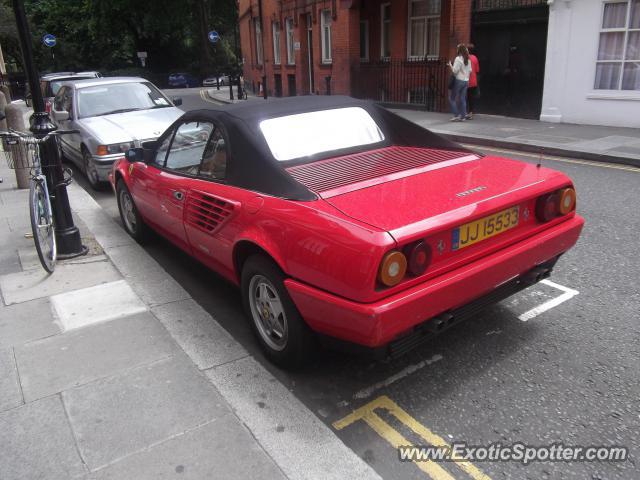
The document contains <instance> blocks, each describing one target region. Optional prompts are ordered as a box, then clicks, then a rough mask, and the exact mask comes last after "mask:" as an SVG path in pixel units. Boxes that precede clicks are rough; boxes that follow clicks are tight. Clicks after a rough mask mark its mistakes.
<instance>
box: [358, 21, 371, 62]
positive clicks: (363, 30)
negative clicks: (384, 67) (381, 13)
mask: <svg viewBox="0 0 640 480" xmlns="http://www.w3.org/2000/svg"><path fill="white" fill-rule="evenodd" d="M360 61H361V62H368V61H369V21H368V20H360Z"/></svg>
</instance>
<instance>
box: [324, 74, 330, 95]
mask: <svg viewBox="0 0 640 480" xmlns="http://www.w3.org/2000/svg"><path fill="white" fill-rule="evenodd" d="M324 81H325V82H326V84H327V95H331V75H327V76H326V77H324Z"/></svg>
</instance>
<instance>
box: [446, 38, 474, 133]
mask: <svg viewBox="0 0 640 480" xmlns="http://www.w3.org/2000/svg"><path fill="white" fill-rule="evenodd" d="M448 65H449V68H450V69H451V73H452V74H453V75H454V76H455V77H456V78H455V82H454V84H453V88H452V89H451V93H450V94H449V103H450V104H451V112H452V113H453V118H452V119H451V121H452V122H463V121H464V120H465V117H466V116H467V88H468V87H469V76H470V75H471V61H470V60H469V50H467V47H466V46H465V45H464V44H460V45H458V52H457V56H456V59H455V60H454V62H453V65H452V64H451V62H449V63H448Z"/></svg>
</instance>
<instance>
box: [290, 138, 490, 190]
mask: <svg viewBox="0 0 640 480" xmlns="http://www.w3.org/2000/svg"><path fill="white" fill-rule="evenodd" d="M463 157H467V158H468V157H469V154H468V153H463V152H456V151H451V150H435V149H431V148H415V147H386V148H380V149H378V150H373V151H369V152H363V153H356V154H353V155H346V156H343V157H337V158H329V159H327V160H321V161H318V162H312V163H307V164H304V165H298V166H295V167H289V168H287V172H289V174H290V175H291V176H292V177H293V178H295V179H296V180H297V181H298V182H300V183H302V184H303V185H304V186H306V187H307V188H309V189H310V190H312V191H314V192H326V191H329V190H332V189H335V188H339V187H343V186H345V185H351V184H354V183H358V182H365V181H368V180H372V179H374V178H380V177H384V176H385V175H391V174H395V173H398V172H403V171H406V170H411V169H415V168H420V167H425V166H427V165H432V164H435V163H440V162H445V161H447V160H456V159H460V158H463ZM472 157H473V158H474V159H475V158H478V157H477V156H475V155H472Z"/></svg>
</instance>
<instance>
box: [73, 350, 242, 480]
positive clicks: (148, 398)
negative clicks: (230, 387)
mask: <svg viewBox="0 0 640 480" xmlns="http://www.w3.org/2000/svg"><path fill="white" fill-rule="evenodd" d="M62 397H63V400H64V403H65V405H66V407H67V411H68V413H69V419H70V421H71V425H72V427H73V430H74V432H75V435H76V438H77V440H78V445H79V448H80V452H81V453H82V456H83V458H84V459H85V461H86V463H87V465H88V466H89V468H90V469H91V470H94V469H97V468H98V467H101V466H104V465H107V464H110V463H112V462H115V461H116V460H118V459H120V458H123V457H125V456H128V455H131V454H133V453H137V452H140V451H142V450H144V449H146V448H148V447H149V446H150V445H153V444H156V443H159V442H162V441H165V440H168V439H169V438H171V437H173V436H176V435H178V434H181V433H183V432H185V431H188V430H191V429H194V428H196V427H199V426H201V425H204V424H206V423H208V422H210V421H212V420H214V419H217V418H221V417H223V416H225V415H228V414H229V412H230V410H229V408H228V407H227V405H226V403H225V402H224V400H223V399H222V398H221V397H220V394H219V393H218V392H217V391H216V389H215V388H214V387H213V385H211V383H210V382H208V381H207V379H206V378H205V377H204V376H203V375H202V374H201V373H200V372H199V371H198V370H197V369H195V368H194V367H193V363H191V361H190V360H189V359H188V358H187V357H186V356H185V355H184V354H180V355H176V356H174V357H171V358H170V359H165V360H160V361H158V362H156V363H154V364H152V365H147V366H143V367H139V368H136V369H133V370H129V371H127V372H126V373H123V374H121V375H117V376H114V377H110V378H106V379H103V380H99V381H97V382H93V383H90V384H88V385H84V386H82V387H78V388H74V389H71V390H67V391H65V392H63V393H62Z"/></svg>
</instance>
